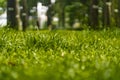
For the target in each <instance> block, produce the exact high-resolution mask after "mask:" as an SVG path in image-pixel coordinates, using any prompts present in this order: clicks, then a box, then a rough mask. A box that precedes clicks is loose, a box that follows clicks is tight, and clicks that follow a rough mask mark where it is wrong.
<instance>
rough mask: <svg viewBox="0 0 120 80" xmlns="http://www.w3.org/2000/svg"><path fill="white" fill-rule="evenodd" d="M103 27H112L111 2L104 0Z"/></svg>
mask: <svg viewBox="0 0 120 80" xmlns="http://www.w3.org/2000/svg"><path fill="white" fill-rule="evenodd" d="M103 3H104V5H103V26H107V27H110V25H111V24H110V23H111V20H110V17H111V2H110V0H103Z"/></svg>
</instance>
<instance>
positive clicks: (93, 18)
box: [90, 0, 99, 29]
mask: <svg viewBox="0 0 120 80" xmlns="http://www.w3.org/2000/svg"><path fill="white" fill-rule="evenodd" d="M98 3H99V2H98V0H92V1H91V6H90V26H91V27H92V28H93V29H97V28H98V25H99V23H98Z"/></svg>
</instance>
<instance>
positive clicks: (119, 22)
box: [118, 0, 120, 27]
mask: <svg viewBox="0 0 120 80" xmlns="http://www.w3.org/2000/svg"><path fill="white" fill-rule="evenodd" d="M118 14H119V15H118V27H120V0H118Z"/></svg>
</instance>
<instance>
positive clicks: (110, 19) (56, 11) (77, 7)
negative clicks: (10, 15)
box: [0, 0, 120, 29]
mask: <svg viewBox="0 0 120 80" xmlns="http://www.w3.org/2000/svg"><path fill="white" fill-rule="evenodd" d="M23 1H24V0H20V5H22V4H23V3H24V2H23ZM5 2H6V1H5V0H0V4H2V3H3V5H1V6H4V4H5ZM38 2H41V3H42V4H43V5H44V6H48V8H49V9H48V12H47V17H48V26H50V25H52V20H53V17H55V16H56V17H57V18H58V20H59V21H58V25H57V26H59V27H62V28H65V27H67V26H70V27H71V28H73V27H74V25H75V23H79V27H81V26H82V27H84V26H83V25H87V26H89V28H93V29H99V28H106V27H111V26H114V25H115V26H120V15H119V13H120V1H119V0H56V2H55V3H54V4H52V3H51V0H29V1H28V0H27V1H26V4H24V6H25V5H26V9H25V12H26V10H27V12H26V13H27V14H28V16H29V15H30V10H31V9H33V8H35V7H36V6H37V3H38ZM22 6H23V5H22ZM24 8H25V7H24Z"/></svg>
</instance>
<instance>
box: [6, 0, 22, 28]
mask: <svg viewBox="0 0 120 80" xmlns="http://www.w3.org/2000/svg"><path fill="white" fill-rule="evenodd" d="M7 24H8V25H9V26H10V27H11V28H14V29H17V30H18V29H19V30H22V23H21V19H20V9H19V0H7Z"/></svg>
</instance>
